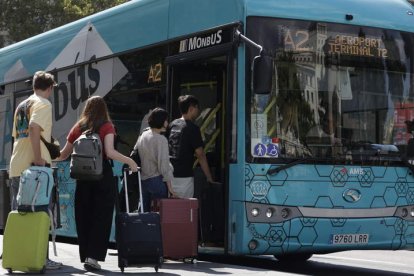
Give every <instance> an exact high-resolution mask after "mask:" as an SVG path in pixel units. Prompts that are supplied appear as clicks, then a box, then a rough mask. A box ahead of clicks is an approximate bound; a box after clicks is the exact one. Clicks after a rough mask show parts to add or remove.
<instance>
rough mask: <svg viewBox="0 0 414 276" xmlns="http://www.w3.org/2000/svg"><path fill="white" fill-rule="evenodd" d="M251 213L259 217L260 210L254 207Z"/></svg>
mask: <svg viewBox="0 0 414 276" xmlns="http://www.w3.org/2000/svg"><path fill="white" fill-rule="evenodd" d="M251 213H252V216H254V217H257V216H258V215H259V213H260V212H259V209H257V208H253V209H252V211H251Z"/></svg>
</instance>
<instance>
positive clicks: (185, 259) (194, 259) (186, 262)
mask: <svg viewBox="0 0 414 276" xmlns="http://www.w3.org/2000/svg"><path fill="white" fill-rule="evenodd" d="M183 263H185V264H188V263H190V264H196V263H197V259H196V258H184V259H183Z"/></svg>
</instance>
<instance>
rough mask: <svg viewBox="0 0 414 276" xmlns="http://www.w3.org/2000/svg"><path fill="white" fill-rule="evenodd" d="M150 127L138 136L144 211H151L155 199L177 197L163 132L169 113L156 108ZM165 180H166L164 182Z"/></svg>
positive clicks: (151, 116)
mask: <svg viewBox="0 0 414 276" xmlns="http://www.w3.org/2000/svg"><path fill="white" fill-rule="evenodd" d="M148 125H149V127H150V128H149V129H147V130H146V131H144V132H143V133H142V134H141V136H140V137H139V138H138V143H137V145H138V152H139V156H140V158H141V179H142V197H143V206H144V211H149V210H150V207H151V201H152V200H153V199H159V198H167V197H168V193H170V195H171V196H172V197H176V195H175V193H174V190H173V189H172V186H171V181H172V179H173V177H174V176H173V171H174V169H173V167H172V165H171V163H170V157H169V150H168V141H167V138H166V137H165V136H164V135H161V132H164V131H165V130H166V128H167V126H168V113H167V111H165V110H164V109H162V108H155V109H154V110H152V111H151V113H150V115H149V117H148ZM164 181H165V182H164Z"/></svg>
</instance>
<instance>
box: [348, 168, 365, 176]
mask: <svg viewBox="0 0 414 276" xmlns="http://www.w3.org/2000/svg"><path fill="white" fill-rule="evenodd" d="M348 174H349V176H358V175H364V174H365V170H364V169H362V168H350V169H349V171H348Z"/></svg>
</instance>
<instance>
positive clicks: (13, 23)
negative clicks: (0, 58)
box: [0, 0, 128, 48]
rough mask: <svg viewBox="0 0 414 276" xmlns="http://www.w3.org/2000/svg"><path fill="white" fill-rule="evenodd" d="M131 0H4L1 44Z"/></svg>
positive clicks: (0, 6)
mask: <svg viewBox="0 0 414 276" xmlns="http://www.w3.org/2000/svg"><path fill="white" fill-rule="evenodd" d="M127 1H128V0H36V1H27V0H1V1H0V32H3V33H5V34H7V35H5V36H3V37H1V36H0V48H1V47H3V46H4V45H5V43H6V42H9V43H15V42H18V41H21V40H23V39H26V38H29V37H31V36H34V35H37V34H40V33H43V32H46V31H48V30H50V29H53V28H56V27H59V26H61V25H64V24H66V23H69V22H73V21H75V20H77V19H80V18H83V17H85V16H88V15H91V14H93V13H97V12H100V11H102V10H105V9H108V8H111V7H114V6H117V5H119V4H122V3H125V2H127Z"/></svg>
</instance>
